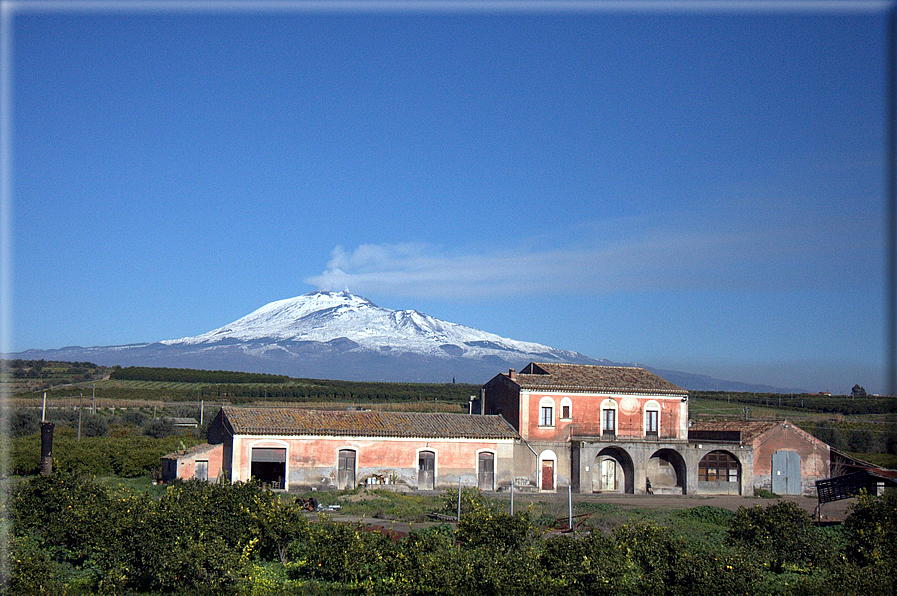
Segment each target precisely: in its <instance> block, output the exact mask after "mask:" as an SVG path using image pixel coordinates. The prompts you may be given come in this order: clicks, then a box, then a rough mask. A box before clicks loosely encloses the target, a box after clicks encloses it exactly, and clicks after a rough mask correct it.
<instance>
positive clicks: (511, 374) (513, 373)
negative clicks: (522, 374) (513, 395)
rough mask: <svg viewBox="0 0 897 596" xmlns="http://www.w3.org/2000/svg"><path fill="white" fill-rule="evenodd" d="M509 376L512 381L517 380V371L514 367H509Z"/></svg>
mask: <svg viewBox="0 0 897 596" xmlns="http://www.w3.org/2000/svg"><path fill="white" fill-rule="evenodd" d="M508 377H510V378H511V380H512V381H516V380H517V371H516V370H515V369H513V368H509V369H508Z"/></svg>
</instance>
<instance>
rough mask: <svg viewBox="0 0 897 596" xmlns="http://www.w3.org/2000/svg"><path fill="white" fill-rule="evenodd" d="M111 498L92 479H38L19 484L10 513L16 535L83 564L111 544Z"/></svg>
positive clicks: (66, 558) (74, 477)
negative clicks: (36, 541)
mask: <svg viewBox="0 0 897 596" xmlns="http://www.w3.org/2000/svg"><path fill="white" fill-rule="evenodd" d="M109 505H110V504H109V497H108V495H107V493H106V491H105V490H103V488H101V487H100V486H99V485H98V484H96V483H94V482H92V481H91V480H88V479H85V478H79V477H76V476H72V475H64V474H60V475H56V476H52V477H44V476H37V477H35V478H31V479H29V480H26V481H24V482H22V483H20V484H19V485H18V486H17V487H16V490H15V492H14V494H13V495H12V496H11V499H10V512H11V518H12V524H13V528H14V531H15V534H16V535H17V536H32V537H35V538H36V539H37V540H39V541H40V544H41V545H42V546H43V547H45V548H50V549H59V553H60V559H61V560H65V561H70V562H72V563H82V562H83V561H85V560H86V559H87V558H88V557H89V556H90V553H91V550H92V549H93V548H94V547H96V546H97V545H102V544H104V543H106V542H107V541H108V535H109V530H110V524H109V520H108V513H109Z"/></svg>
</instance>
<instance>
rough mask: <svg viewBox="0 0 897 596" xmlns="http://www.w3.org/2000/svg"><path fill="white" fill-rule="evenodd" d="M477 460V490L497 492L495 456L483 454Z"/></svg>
mask: <svg viewBox="0 0 897 596" xmlns="http://www.w3.org/2000/svg"><path fill="white" fill-rule="evenodd" d="M477 460H478V461H477V488H479V489H480V490H495V455H493V454H492V453H481V454H480V455H479V457H478V458H477Z"/></svg>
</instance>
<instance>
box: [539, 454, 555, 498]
mask: <svg viewBox="0 0 897 596" xmlns="http://www.w3.org/2000/svg"><path fill="white" fill-rule="evenodd" d="M557 463H558V456H557V455H556V454H555V452H554V451H552V450H550V449H546V450H545V451H543V452H542V453H540V454H539V477H538V481H539V490H541V491H554V490H555V487H556V486H557V477H558V470H557Z"/></svg>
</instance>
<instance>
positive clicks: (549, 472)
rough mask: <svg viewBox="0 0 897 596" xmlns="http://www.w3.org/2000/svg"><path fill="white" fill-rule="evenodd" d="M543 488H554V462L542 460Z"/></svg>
mask: <svg viewBox="0 0 897 596" xmlns="http://www.w3.org/2000/svg"><path fill="white" fill-rule="evenodd" d="M542 490H554V462H553V461H551V460H550V459H543V460H542Z"/></svg>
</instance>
